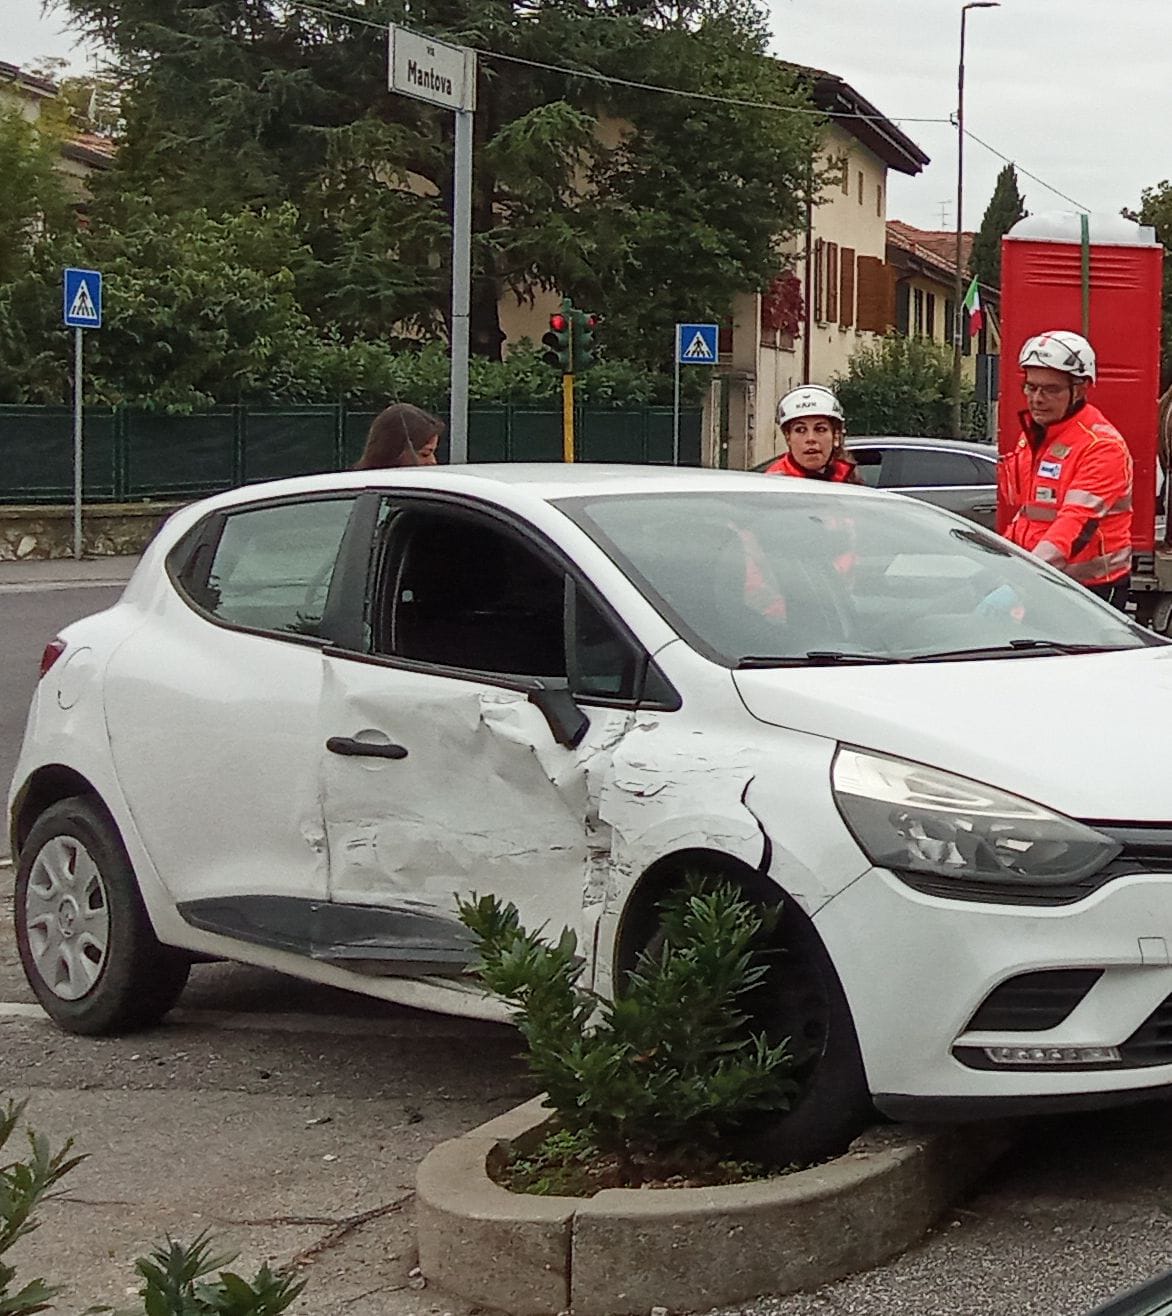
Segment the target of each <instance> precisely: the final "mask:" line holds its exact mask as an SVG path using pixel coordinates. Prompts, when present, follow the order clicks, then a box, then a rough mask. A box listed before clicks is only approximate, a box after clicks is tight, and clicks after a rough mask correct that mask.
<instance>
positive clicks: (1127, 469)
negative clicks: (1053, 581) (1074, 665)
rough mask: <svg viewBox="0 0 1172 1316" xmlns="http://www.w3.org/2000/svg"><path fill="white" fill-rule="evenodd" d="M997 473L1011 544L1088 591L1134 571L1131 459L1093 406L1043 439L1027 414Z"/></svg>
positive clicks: (1050, 430) (1050, 429) (1049, 428)
mask: <svg viewBox="0 0 1172 1316" xmlns="http://www.w3.org/2000/svg"><path fill="white" fill-rule="evenodd" d="M1021 422H1022V434H1021V436H1020V438H1019V439H1018V441H1017V446H1016V447H1015V448H1014V449H1013V450H1012V451H1010V452H1007V453H1004V454H1003V455H1002V457H1001V460H1000V461H999V462H998V467H997V483H998V496H999V498H1000V499H1001V504H1002V508H1003V515H1006V516H1008V518H1009V520H1008V524H1007V526H1006V529H1005V535H1006V538H1008V539H1009V540H1011V541H1012V542H1013V543H1015V544H1020V545H1021V547H1022V548H1025V549H1028V550H1029V551H1030V552H1031V553H1034V554H1036V555H1037V556H1038V557H1039V558H1041V559H1042V561H1043V562H1048V563H1049V564H1050V565H1051V566H1053V567H1056V568H1057V569H1058V570H1059V571H1063V572H1065V573H1066V574H1067V575H1068V576H1070V577H1071V578H1072V579H1074V580H1077V581H1079V582H1080V583H1081V584H1083V585H1106V584H1109V583H1110V582H1111V581H1113V580H1118V579H1119V578H1120V577H1121V576H1125V575H1127V573H1128V572H1129V571H1130V570H1131V481H1132V464H1131V453H1130V452H1129V451H1128V448H1127V443H1126V441H1125V440H1124V438H1123V436H1122V435H1121V434H1120V433H1119V431H1118V430H1117V429H1116V428H1115V426H1114V425H1112V424H1111V422H1110V421H1109V420H1108V419H1107V418H1106V416H1104V415H1103V413H1102V412H1101V411H1100V410H1099V409H1098V408H1097V407H1092V406H1091V405H1090V404H1089V403H1088V404H1085V405H1084V406H1082V407H1080V408H1079V409H1078V410H1077V411H1076V412H1075V413H1074V415H1072V416H1068V417H1067V418H1066V419H1065V420H1062V421H1059V422H1058V423H1057V424H1054V425H1049V426H1047V427H1046V429H1045V431H1044V432H1042V433H1041V434H1040V435H1038V434H1037V426H1036V425H1035V424H1034V421H1033V420H1032V418H1031V417H1030V415H1029V413H1028V412H1023V413H1022V416H1021Z"/></svg>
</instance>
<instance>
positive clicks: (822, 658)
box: [737, 649, 907, 671]
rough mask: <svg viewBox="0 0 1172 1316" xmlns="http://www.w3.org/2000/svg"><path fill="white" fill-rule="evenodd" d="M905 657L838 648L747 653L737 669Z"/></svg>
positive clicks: (832, 664) (844, 664)
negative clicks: (773, 653) (792, 652)
mask: <svg viewBox="0 0 1172 1316" xmlns="http://www.w3.org/2000/svg"><path fill="white" fill-rule="evenodd" d="M906 661H907V660H906V659H905V658H889V657H887V656H886V655H885V654H879V653H842V652H840V651H839V650H838V649H810V650H809V651H808V652H807V653H804V654H802V655H801V656H798V655H796V654H788V655H781V654H778V655H759V654H747V655H746V656H745V657H744V658H738V659H737V670H738V671H746V670H750V669H752V668H756V667H850V666H854V665H860V664H863V663H902V662H906Z"/></svg>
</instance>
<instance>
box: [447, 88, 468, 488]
mask: <svg viewBox="0 0 1172 1316" xmlns="http://www.w3.org/2000/svg"><path fill="white" fill-rule="evenodd" d="M452 191H453V197H452V348H451V350H452V374H451V429H450V436H451V438H450V443H449V447H448V460H449V461H452V462H466V461H467V460H468V323H469V312H470V309H471V304H472V111H471V110H457V111H456V143H455V173H454V177H453V184H452Z"/></svg>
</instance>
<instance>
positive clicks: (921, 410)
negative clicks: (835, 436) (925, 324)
mask: <svg viewBox="0 0 1172 1316" xmlns="http://www.w3.org/2000/svg"><path fill="white" fill-rule="evenodd" d="M831 387H832V388H833V389H834V391H835V392H836V393H837V394H838V398H839V401H840V402H841V403H842V405H843V409H844V410H845V411H846V416H847V428H848V429H849V430H850V432H852V433H854V434H922V435H946V434H948V433H949V432H950V423H951V421H950V408H951V398H952V355H951V353H950V352H949V351H948V350H947V349H946V348H944V347H941V346H940V345H939V344H937V343H933V342H931V341H930V340H929V339H926V338H905V337H904V336H903V335H901V334H889V335H888V336H887V337H886V338H883V339H881V340H880V341H879V342H878V343H875V344H874V345H869V344H868V345H864V346H863V347H860V348H858V350H857V351H856V352H855V353H854V355H853V356H852V357H851V359H850V363H849V365H848V366H847V371H846V374H845V375H839V376H838V377H837V378H836V379H834V380H833V381H832V384H831ZM962 401H963V402H964V403H965V406H966V408H967V409H968V410H969V411H971V410H972V405H973V398H972V395H971V392H970V393H969V394H968V395H967V397H965V398H963V399H962Z"/></svg>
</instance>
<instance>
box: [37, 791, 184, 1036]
mask: <svg viewBox="0 0 1172 1316" xmlns="http://www.w3.org/2000/svg"><path fill="white" fill-rule="evenodd" d="M15 916H16V941H17V946H18V948H19V950H20V962H21V965H22V966H23V968H24V972H25V977H26V978H27V979H28V982H29V986H30V987H31V988H32V989H33V991H34V992H35V993H36V997H37V1000H38V1001H39V1002H40V1003H41V1005H42V1007H43V1008H44V1010H45V1012H46V1013H47V1014H48V1015H49V1016H50V1018H52V1019H53V1021H54V1022H55V1023H56V1024H57V1025H58V1026H59V1027H61V1028H63V1029H64V1030H65V1031H66V1032H70V1033H81V1034H85V1035H90V1036H96V1035H101V1034H109V1033H121V1032H128V1031H130V1030H132V1029H135V1028H142V1027H145V1026H147V1025H149V1024H153V1023H157V1022H158V1020H159V1019H161V1018H162V1017H163V1015H165V1014H166V1013H167V1011H168V1010H170V1009H171V1007H172V1006H173V1005H174V1004H175V1002H176V1001H177V1000H178V998H179V994H180V992H182V990H183V987H184V985H185V984H186V982H187V975H188V972H189V970H190V968H191V960H190V957H189V956H187V955H186V954H185V953H184V952H182V951H179V950H176V949H174V948H172V947H169V946H164V945H163V944H162V943H161V942H160V941H159V940H158V938H157V937H156V936H155V933H154V929H153V928H152V927H151V922H150V918H149V916H148V915H147V912H146V907H145V906H144V905H143V901H142V896H141V894H140V893H139V889H138V882H137V880H136V878H135V876H134V870H133V869H132V868H131V866H130V859H129V857H128V856H127V854H126V849H125V847H124V846H123V844H122V838H121V837H120V836H119V834H118V829H117V827H115V825H114V822H113V820H112V819H111V818H110V816H109V814H108V813H107V812H106V810H105V809H104V808H103V807H102V806H101V804H100V803H99V802H98V801H97V800H95V799H92V798H87V797H76V798H74V799H68V800H61V801H60V802H59V803H57V804H54V805H53V806H52V807H51V808H49V809H47V810H46V811H45V812H44V813H43V814H42V815H41V816H40V817H39V818H38V819H37V821H36V823H35V824H34V825H33V827H32V830H31V831H30V832H29V835H28V839H27V840H26V841H25V842H24V844H23V845H22V846H21V849H20V857H19V860H18V862H17V867H16V891H15Z"/></svg>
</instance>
